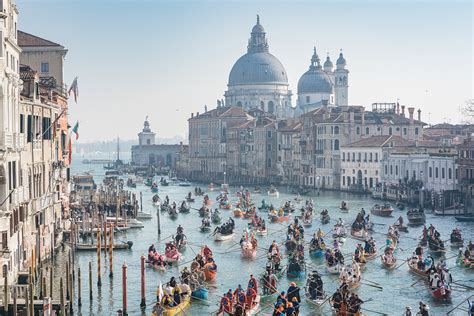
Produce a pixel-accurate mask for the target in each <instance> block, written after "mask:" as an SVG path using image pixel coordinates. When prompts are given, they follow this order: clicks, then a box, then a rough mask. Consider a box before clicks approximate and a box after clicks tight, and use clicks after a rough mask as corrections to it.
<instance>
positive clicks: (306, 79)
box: [298, 48, 332, 94]
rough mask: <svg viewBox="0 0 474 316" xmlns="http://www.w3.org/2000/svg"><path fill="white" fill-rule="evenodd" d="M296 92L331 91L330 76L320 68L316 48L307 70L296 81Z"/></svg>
mask: <svg viewBox="0 0 474 316" xmlns="http://www.w3.org/2000/svg"><path fill="white" fill-rule="evenodd" d="M298 93H329V94H331V93H332V82H331V78H329V76H328V75H327V74H326V72H324V71H323V70H322V68H321V64H320V60H319V57H318V55H317V54H316V48H315V49H314V53H313V57H312V58H311V65H310V66H309V70H308V71H307V72H305V73H304V74H303V75H302V76H301V78H300V80H299V81H298Z"/></svg>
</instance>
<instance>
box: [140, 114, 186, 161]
mask: <svg viewBox="0 0 474 316" xmlns="http://www.w3.org/2000/svg"><path fill="white" fill-rule="evenodd" d="M155 135H156V134H155V133H154V132H153V131H152V130H151V128H150V122H149V121H148V117H147V118H146V119H145V122H144V123H143V129H142V131H141V132H140V133H138V145H133V146H132V149H131V152H132V164H133V165H135V166H137V167H158V168H164V167H166V168H173V169H174V168H176V160H177V153H178V152H179V151H180V149H181V145H179V144H176V145H174V144H156V143H155Z"/></svg>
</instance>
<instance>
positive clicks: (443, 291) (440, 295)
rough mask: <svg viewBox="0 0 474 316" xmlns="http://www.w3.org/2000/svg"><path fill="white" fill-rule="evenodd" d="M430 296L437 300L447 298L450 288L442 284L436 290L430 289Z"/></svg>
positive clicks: (449, 294)
mask: <svg viewBox="0 0 474 316" xmlns="http://www.w3.org/2000/svg"><path fill="white" fill-rule="evenodd" d="M430 293H431V296H433V297H434V298H435V299H437V300H447V299H449V298H450V297H451V289H450V288H449V287H446V286H445V285H442V286H441V287H440V288H438V289H436V290H431V289H430Z"/></svg>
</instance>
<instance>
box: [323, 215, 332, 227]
mask: <svg viewBox="0 0 474 316" xmlns="http://www.w3.org/2000/svg"><path fill="white" fill-rule="evenodd" d="M330 220H331V216H329V214H328V215H326V216H321V223H322V224H323V225H324V224H327V223H329V221H330Z"/></svg>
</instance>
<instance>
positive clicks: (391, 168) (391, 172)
mask: <svg viewBox="0 0 474 316" xmlns="http://www.w3.org/2000/svg"><path fill="white" fill-rule="evenodd" d="M392 174H393V167H392V165H390V175H392Z"/></svg>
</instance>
